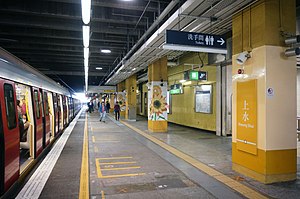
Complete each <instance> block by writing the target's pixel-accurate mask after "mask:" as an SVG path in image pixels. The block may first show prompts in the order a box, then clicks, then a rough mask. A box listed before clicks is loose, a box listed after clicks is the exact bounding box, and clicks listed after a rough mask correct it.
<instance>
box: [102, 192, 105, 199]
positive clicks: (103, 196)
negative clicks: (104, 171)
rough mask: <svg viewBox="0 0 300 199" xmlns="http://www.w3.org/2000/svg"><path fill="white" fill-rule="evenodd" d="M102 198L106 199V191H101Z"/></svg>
mask: <svg viewBox="0 0 300 199" xmlns="http://www.w3.org/2000/svg"><path fill="white" fill-rule="evenodd" d="M101 198H102V199H105V195H104V191H101Z"/></svg>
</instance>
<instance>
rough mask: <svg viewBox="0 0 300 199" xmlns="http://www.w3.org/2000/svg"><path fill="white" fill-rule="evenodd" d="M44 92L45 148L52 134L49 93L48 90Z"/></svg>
mask: <svg viewBox="0 0 300 199" xmlns="http://www.w3.org/2000/svg"><path fill="white" fill-rule="evenodd" d="M41 92H43V97H42V98H43V99H42V102H43V110H44V111H43V129H44V132H43V147H44V148H45V147H46V146H47V145H48V144H49V143H50V136H51V130H50V116H49V102H48V93H47V91H41Z"/></svg>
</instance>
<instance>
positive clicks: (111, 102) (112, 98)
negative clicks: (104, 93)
mask: <svg viewBox="0 0 300 199" xmlns="http://www.w3.org/2000/svg"><path fill="white" fill-rule="evenodd" d="M109 103H110V111H109V112H112V113H114V112H113V111H114V106H115V94H114V93H111V94H110V95H109ZM111 110H112V111H111Z"/></svg>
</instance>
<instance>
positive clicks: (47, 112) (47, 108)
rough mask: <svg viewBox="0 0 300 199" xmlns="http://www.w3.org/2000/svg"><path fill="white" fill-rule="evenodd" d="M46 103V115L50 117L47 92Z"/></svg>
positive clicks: (45, 94)
mask: <svg viewBox="0 0 300 199" xmlns="http://www.w3.org/2000/svg"><path fill="white" fill-rule="evenodd" d="M44 100H45V101H44V103H45V113H46V115H47V116H48V115H49V104H48V95H47V93H46V92H44Z"/></svg>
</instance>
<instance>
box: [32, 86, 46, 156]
mask: <svg viewBox="0 0 300 199" xmlns="http://www.w3.org/2000/svg"><path fill="white" fill-rule="evenodd" d="M32 94H33V110H34V121H35V131H34V132H35V136H34V138H35V139H34V146H35V147H34V149H35V151H34V157H37V156H38V155H39V154H40V153H41V152H42V150H43V116H42V107H41V98H40V96H41V95H40V91H39V89H38V88H32Z"/></svg>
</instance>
